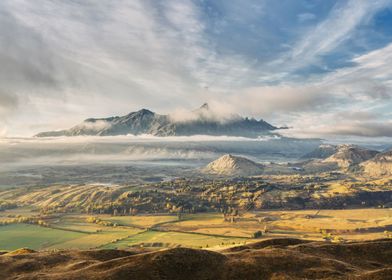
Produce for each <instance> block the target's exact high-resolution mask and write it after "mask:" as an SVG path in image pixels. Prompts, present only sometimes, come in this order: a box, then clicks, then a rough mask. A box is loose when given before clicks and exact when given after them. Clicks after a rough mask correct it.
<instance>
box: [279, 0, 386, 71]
mask: <svg viewBox="0 0 392 280" xmlns="http://www.w3.org/2000/svg"><path fill="white" fill-rule="evenodd" d="M390 4H391V1H390V0H375V1H357V0H349V1H345V2H338V3H337V4H336V5H335V7H334V8H333V9H332V11H331V12H330V14H329V16H328V17H327V18H326V19H325V20H324V21H322V22H320V23H318V24H317V25H316V26H315V27H314V28H312V29H310V30H309V32H307V33H306V34H304V36H303V37H302V39H301V40H299V41H298V42H297V43H296V44H295V45H294V47H293V48H292V50H291V51H290V53H288V54H287V56H286V57H285V58H282V59H281V60H280V62H281V63H283V64H284V65H285V67H288V68H289V69H291V71H293V70H296V69H298V68H302V67H305V66H309V65H311V64H314V63H316V62H317V61H318V59H320V57H321V56H322V55H325V54H327V53H329V52H331V51H332V50H334V49H335V48H336V47H338V46H339V45H340V44H342V43H343V42H344V41H347V40H349V39H350V38H351V36H352V34H353V32H354V31H355V30H356V28H357V27H358V26H359V25H360V24H362V23H363V22H366V21H369V20H370V19H371V18H372V17H373V15H374V14H375V13H377V12H378V11H380V10H382V9H384V8H386V7H388V5H390Z"/></svg>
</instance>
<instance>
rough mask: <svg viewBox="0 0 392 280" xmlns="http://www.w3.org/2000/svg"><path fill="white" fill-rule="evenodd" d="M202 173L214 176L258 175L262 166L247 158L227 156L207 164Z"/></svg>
mask: <svg viewBox="0 0 392 280" xmlns="http://www.w3.org/2000/svg"><path fill="white" fill-rule="evenodd" d="M203 171H204V172H205V173H208V174H216V175H226V176H246V175H256V174H260V173H261V172H262V171H263V166H262V165H261V164H258V163H256V162H254V161H251V160H249V159H247V158H243V157H238V156H233V155H230V154H227V155H224V156H221V157H220V158H218V159H217V160H214V161H213V162H211V163H209V164H208V165H207V166H206V167H205V168H204V170H203Z"/></svg>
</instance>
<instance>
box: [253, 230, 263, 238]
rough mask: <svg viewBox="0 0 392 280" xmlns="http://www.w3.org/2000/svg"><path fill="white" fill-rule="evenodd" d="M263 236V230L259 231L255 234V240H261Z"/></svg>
mask: <svg viewBox="0 0 392 280" xmlns="http://www.w3.org/2000/svg"><path fill="white" fill-rule="evenodd" d="M261 236H263V233H262V232H261V230H258V231H256V232H254V233H253V238H260V237H261Z"/></svg>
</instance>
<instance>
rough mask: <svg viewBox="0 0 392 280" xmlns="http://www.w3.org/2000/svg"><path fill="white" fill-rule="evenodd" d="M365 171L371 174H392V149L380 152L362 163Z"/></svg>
mask: <svg viewBox="0 0 392 280" xmlns="http://www.w3.org/2000/svg"><path fill="white" fill-rule="evenodd" d="M361 167H362V168H363V171H364V173H366V174H368V175H371V176H390V175H392V151H388V152H384V153H380V154H378V155H376V156H375V157H374V158H372V159H370V160H368V161H365V162H363V163H362V164H361Z"/></svg>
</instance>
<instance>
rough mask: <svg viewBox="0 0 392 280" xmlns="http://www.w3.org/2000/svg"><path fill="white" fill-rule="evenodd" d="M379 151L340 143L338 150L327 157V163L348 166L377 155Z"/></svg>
mask: <svg viewBox="0 0 392 280" xmlns="http://www.w3.org/2000/svg"><path fill="white" fill-rule="evenodd" d="M378 153H379V152H378V151H374V150H369V149H366V148H362V147H359V146H356V145H347V144H344V145H339V146H337V150H336V152H335V153H334V154H333V155H331V156H330V157H328V158H326V159H325V160H324V161H323V162H325V163H336V164H337V165H339V167H342V168H347V167H350V166H352V165H356V164H360V163H362V162H364V161H367V160H369V159H371V158H373V157H375V156H376V155H377V154H378Z"/></svg>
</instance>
